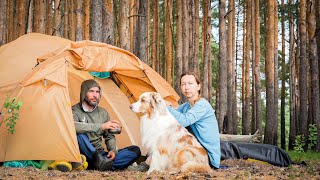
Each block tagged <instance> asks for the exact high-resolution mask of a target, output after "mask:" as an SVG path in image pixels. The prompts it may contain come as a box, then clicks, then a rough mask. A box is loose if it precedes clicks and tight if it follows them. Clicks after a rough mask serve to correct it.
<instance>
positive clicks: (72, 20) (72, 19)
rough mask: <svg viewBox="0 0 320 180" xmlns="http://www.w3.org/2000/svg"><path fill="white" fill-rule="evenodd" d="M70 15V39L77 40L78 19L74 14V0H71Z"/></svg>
mask: <svg viewBox="0 0 320 180" xmlns="http://www.w3.org/2000/svg"><path fill="white" fill-rule="evenodd" d="M68 2H69V9H70V11H69V17H68V20H69V38H70V40H72V41H75V40H76V28H75V24H76V23H75V22H76V19H75V16H74V10H75V7H76V6H75V3H74V1H72V0H69V1H68Z"/></svg>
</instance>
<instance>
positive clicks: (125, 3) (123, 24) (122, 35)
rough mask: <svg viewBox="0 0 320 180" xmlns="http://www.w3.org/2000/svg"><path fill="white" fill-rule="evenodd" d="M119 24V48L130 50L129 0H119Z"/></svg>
mask: <svg viewBox="0 0 320 180" xmlns="http://www.w3.org/2000/svg"><path fill="white" fill-rule="evenodd" d="M120 6H121V11H120V13H121V14H120V25H119V41H120V48H123V49H125V50H130V29H129V0H121V1H120Z"/></svg>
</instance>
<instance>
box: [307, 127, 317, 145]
mask: <svg viewBox="0 0 320 180" xmlns="http://www.w3.org/2000/svg"><path fill="white" fill-rule="evenodd" d="M317 130H318V129H317V126H316V124H309V136H308V140H309V143H308V150H312V148H313V147H314V146H315V145H316V144H317V140H318V133H317Z"/></svg>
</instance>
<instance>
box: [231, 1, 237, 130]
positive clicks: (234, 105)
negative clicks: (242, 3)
mask: <svg viewBox="0 0 320 180" xmlns="http://www.w3.org/2000/svg"><path fill="white" fill-rule="evenodd" d="M232 9H233V11H234V12H233V13H232V59H233V62H232V82H233V87H232V89H233V91H232V97H233V98H232V111H233V112H232V118H233V120H232V126H233V128H232V130H233V132H232V133H233V134H237V127H238V126H237V125H238V105H237V76H236V73H235V71H236V69H237V68H236V64H235V61H234V60H236V61H237V57H236V55H235V54H236V51H237V49H236V27H238V25H237V26H236V19H235V14H236V13H235V11H236V9H235V1H234V0H233V6H232Z"/></svg>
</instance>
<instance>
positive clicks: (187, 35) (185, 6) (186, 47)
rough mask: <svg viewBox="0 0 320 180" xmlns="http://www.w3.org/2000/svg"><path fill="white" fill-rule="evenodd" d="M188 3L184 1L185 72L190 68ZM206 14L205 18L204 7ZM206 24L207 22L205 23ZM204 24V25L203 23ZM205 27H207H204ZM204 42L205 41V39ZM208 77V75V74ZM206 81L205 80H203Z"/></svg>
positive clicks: (183, 59)
mask: <svg viewBox="0 0 320 180" xmlns="http://www.w3.org/2000/svg"><path fill="white" fill-rule="evenodd" d="M206 1H207V0H205V1H203V3H206ZM203 7H206V6H203ZM188 11H189V9H188V3H186V2H183V3H182V14H183V16H182V67H183V68H182V72H185V71H187V70H188V69H189V16H188ZM203 11H204V14H203V16H204V17H203V18H204V19H205V17H206V13H205V11H206V8H204V10H203ZM203 24H206V23H203ZM203 26H204V25H203ZM203 29H205V28H203ZM204 33H205V30H204V31H203V34H204ZM203 42H204V41H203ZM206 77H208V76H207V75H206ZM203 83H205V82H203Z"/></svg>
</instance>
